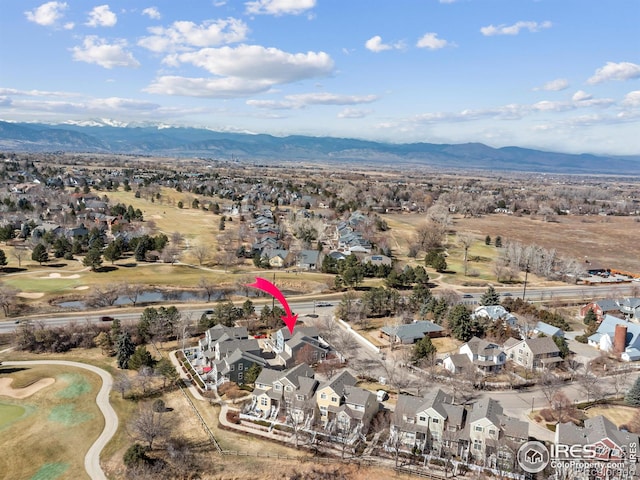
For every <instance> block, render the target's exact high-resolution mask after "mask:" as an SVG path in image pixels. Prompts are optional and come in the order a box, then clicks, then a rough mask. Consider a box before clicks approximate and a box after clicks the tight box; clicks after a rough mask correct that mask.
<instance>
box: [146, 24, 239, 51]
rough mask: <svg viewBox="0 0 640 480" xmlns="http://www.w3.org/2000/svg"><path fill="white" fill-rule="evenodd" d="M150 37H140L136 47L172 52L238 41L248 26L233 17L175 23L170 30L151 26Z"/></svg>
mask: <svg viewBox="0 0 640 480" xmlns="http://www.w3.org/2000/svg"><path fill="white" fill-rule="evenodd" d="M148 30H149V32H151V33H153V35H151V36H149V37H144V38H142V39H141V40H140V41H139V42H138V45H140V46H141V47H144V48H147V49H149V50H151V51H153V52H159V53H161V52H173V51H176V50H184V49H186V48H187V47H213V46H218V45H224V44H229V43H236V42H241V41H242V40H244V39H245V38H246V36H247V32H248V31H249V27H247V24H246V23H244V22H243V21H242V20H238V19H236V18H227V19H220V20H215V21H205V22H203V23H201V24H200V25H198V24H196V23H193V22H189V21H178V22H174V23H173V24H172V25H171V26H170V27H167V28H164V27H151V28H149V29H148Z"/></svg>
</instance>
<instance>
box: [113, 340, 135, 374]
mask: <svg viewBox="0 0 640 480" xmlns="http://www.w3.org/2000/svg"><path fill="white" fill-rule="evenodd" d="M135 351H136V346H135V345H134V344H133V342H132V341H131V336H130V335H129V333H128V332H124V333H121V334H120V336H119V337H118V340H117V341H116V358H117V359H118V368H123V369H124V368H128V367H129V359H130V358H131V355H133V354H134V353H135Z"/></svg>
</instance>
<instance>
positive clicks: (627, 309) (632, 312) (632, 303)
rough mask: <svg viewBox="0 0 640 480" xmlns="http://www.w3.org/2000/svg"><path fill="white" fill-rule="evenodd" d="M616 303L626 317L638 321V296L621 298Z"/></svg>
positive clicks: (639, 301) (639, 303) (639, 306)
mask: <svg viewBox="0 0 640 480" xmlns="http://www.w3.org/2000/svg"><path fill="white" fill-rule="evenodd" d="M618 305H619V306H620V312H621V313H622V314H623V315H624V316H625V318H626V319H628V320H636V321H640V298H623V299H622V300H620V301H619V302H618Z"/></svg>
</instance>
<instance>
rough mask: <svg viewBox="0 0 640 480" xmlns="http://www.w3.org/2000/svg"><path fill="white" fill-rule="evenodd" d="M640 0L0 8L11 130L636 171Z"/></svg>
mask: <svg viewBox="0 0 640 480" xmlns="http://www.w3.org/2000/svg"><path fill="white" fill-rule="evenodd" d="M639 25H640V2H639V1H638V0H611V1H606V2H605V1H602V0H394V1H391V0H253V1H231V0H229V1H223V0H220V1H217V0H202V1H201V0H182V1H176V0H150V1H149V2H146V1H132V0H127V1H109V2H108V3H102V2H100V1H98V2H91V1H87V0H82V1H74V0H66V1H51V2H42V1H31V0H2V2H1V4H0V119H3V120H15V121H45V122H68V121H74V122H80V121H82V122H84V121H90V120H92V119H110V120H114V121H117V122H161V123H165V124H171V125H191V126H203V127H207V128H211V129H213V130H229V131H241V132H255V133H270V134H274V135H290V134H302V135H321V136H324V135H330V136H340V137H353V138H363V139H372V140H380V141H388V142H394V143H396V142H432V143H464V142H483V143H486V144H488V145H491V146H496V147H500V146H507V145H517V146H523V147H533V148H540V149H546V150H556V151H564V152H591V153H612V154H640V29H639Z"/></svg>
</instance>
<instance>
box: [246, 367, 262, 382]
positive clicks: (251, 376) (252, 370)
mask: <svg viewBox="0 0 640 480" xmlns="http://www.w3.org/2000/svg"><path fill="white" fill-rule="evenodd" d="M260 372H262V367H261V366H260V365H258V364H256V363H253V364H251V366H250V367H249V370H247V371H246V372H245V374H244V381H245V383H255V381H256V378H258V375H260Z"/></svg>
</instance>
